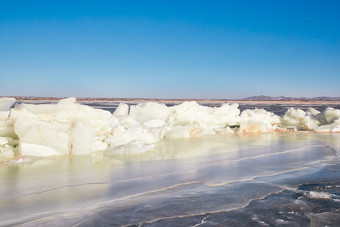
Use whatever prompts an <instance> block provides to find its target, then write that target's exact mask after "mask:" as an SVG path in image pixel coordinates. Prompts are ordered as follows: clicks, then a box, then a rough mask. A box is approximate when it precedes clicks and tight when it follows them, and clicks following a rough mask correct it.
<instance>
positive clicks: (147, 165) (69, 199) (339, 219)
mask: <svg viewBox="0 0 340 227" xmlns="http://www.w3.org/2000/svg"><path fill="white" fill-rule="evenodd" d="M339 147H340V134H336V133H334V134H331V133H324V134H322V133H312V132H288V133H267V134H244V135H223V136H217V135H215V136H203V137H199V138H191V139H173V140H164V141H162V142H160V143H159V144H158V145H157V146H156V149H155V150H153V151H152V152H146V153H142V154H134V155H130V154H126V153H121V154H119V153H114V154H112V155H110V154H108V155H107V156H105V157H96V156H93V155H92V156H89V155H88V156H74V157H72V158H65V157H62V158H57V159H50V158H43V159H41V158H40V159H34V160H33V162H32V160H30V162H28V163H26V164H25V163H24V164H21V165H13V166H5V165H1V166H0V176H1V177H0V184H1V185H2V187H0V210H1V212H0V225H1V226H7V225H8V226H9V225H16V224H17V225H20V226H21V225H22V226H275V225H283V224H285V225H287V226H311V225H312V226H326V225H328V226H336V225H339V223H340V159H339V156H338V155H339V151H340V150H339Z"/></svg>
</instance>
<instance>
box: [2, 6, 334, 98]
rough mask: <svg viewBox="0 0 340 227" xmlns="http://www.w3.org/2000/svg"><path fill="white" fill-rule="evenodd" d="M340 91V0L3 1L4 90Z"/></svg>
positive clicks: (100, 93) (152, 93)
mask: <svg viewBox="0 0 340 227" xmlns="http://www.w3.org/2000/svg"><path fill="white" fill-rule="evenodd" d="M261 94H263V95H270V96H281V95H284V96H305V97H315V96H340V1H338V0H334V1H327V0H323V1H322V0H320V1H312V0H309V1H302V0H301V1H300V0H292V1H289V0H288V1H287V0H282V1H275V0H270V1H257V0H249V1H242V0H241V1H226V0H225V1H213V0H210V1H208V0H207V1H185V0H182V1H175V0H172V1H165V0H163V1H162V0H159V1H147V0H146V1H142V0H141V1H129V0H122V1H101V0H95V1H86V0H82V1H71V0H70V1H62V0H59V1H34V0H26V1H16V0H0V96H57V97H64V96H77V97H149V98H243V97H248V96H253V95H261Z"/></svg>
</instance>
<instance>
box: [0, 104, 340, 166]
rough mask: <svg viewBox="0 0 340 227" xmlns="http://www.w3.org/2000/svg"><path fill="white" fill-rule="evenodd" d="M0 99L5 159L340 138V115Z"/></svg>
mask: <svg viewBox="0 0 340 227" xmlns="http://www.w3.org/2000/svg"><path fill="white" fill-rule="evenodd" d="M14 102H15V100H13V99H0V107H1V111H0V159H2V160H3V159H11V158H14V157H15V156H17V157H21V156H56V155H69V154H71V155H82V154H89V153H92V152H98V151H101V152H105V153H106V154H108V155H110V154H115V153H140V152H145V151H148V150H151V149H153V148H154V144H155V143H157V142H159V141H160V140H162V139H166V138H167V139H173V138H186V137H195V136H202V135H214V134H232V133H267V132H272V131H282V130H283V131H286V130H295V131H296V130H309V131H315V132H340V110H337V109H333V108H327V109H326V110H325V111H323V112H319V111H317V110H315V109H313V108H310V109H309V110H308V111H306V112H305V111H303V110H301V109H293V108H291V109H289V110H288V111H287V113H286V114H285V115H284V116H283V117H279V116H277V115H275V114H273V113H271V112H268V111H266V110H263V109H252V110H250V109H247V110H244V111H242V113H241V111H240V110H239V108H238V105H237V104H232V105H230V104H222V105H221V106H220V107H208V106H202V105H199V104H198V103H196V102H184V103H182V104H179V105H176V106H172V107H167V106H166V105H165V104H160V103H151V102H149V103H140V104H138V105H133V106H130V107H129V106H128V105H127V104H120V105H119V107H118V108H117V109H116V111H115V112H114V113H113V114H111V113H110V112H108V111H105V110H100V109H94V108H91V107H89V106H85V105H80V104H78V103H76V99H75V98H68V99H63V100H60V101H59V102H58V103H57V104H41V105H32V104H21V105H18V106H16V107H15V108H13V109H9V108H10V107H11V106H12V105H13V103H14Z"/></svg>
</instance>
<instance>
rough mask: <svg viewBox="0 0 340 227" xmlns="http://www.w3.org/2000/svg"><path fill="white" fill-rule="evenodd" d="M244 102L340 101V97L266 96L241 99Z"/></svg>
mask: <svg viewBox="0 0 340 227" xmlns="http://www.w3.org/2000/svg"><path fill="white" fill-rule="evenodd" d="M241 100H244V101H340V97H326V96H320V97H314V98H306V97H298V98H297V97H285V96H279V97H271V96H265V95H259V96H251V97H248V98H244V99H241Z"/></svg>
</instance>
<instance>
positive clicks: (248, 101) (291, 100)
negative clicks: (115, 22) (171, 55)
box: [0, 96, 340, 104]
mask: <svg viewBox="0 0 340 227" xmlns="http://www.w3.org/2000/svg"><path fill="white" fill-rule="evenodd" d="M1 97H11V98H15V99H16V100H18V101H58V100H60V99H64V98H68V97H23V96H0V98H1ZM77 101H80V102H128V103H129V102H137V103H140V102H161V103H182V102H185V101H196V102H197V103H244V104H252V103H253V104H257V103H263V104H266V103H267V104H340V100H315V98H313V99H303V100H301V99H300V98H296V99H294V98H289V100H258V99H257V100H251V99H249V98H246V99H152V98H82V97H78V98H77Z"/></svg>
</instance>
